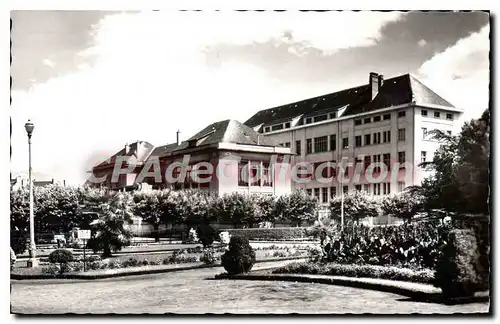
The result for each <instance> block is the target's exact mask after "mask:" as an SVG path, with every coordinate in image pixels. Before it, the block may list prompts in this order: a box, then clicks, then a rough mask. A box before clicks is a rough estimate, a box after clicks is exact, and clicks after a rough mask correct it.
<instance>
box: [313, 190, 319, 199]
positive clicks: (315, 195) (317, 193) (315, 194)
mask: <svg viewBox="0 0 500 324" xmlns="http://www.w3.org/2000/svg"><path fill="white" fill-rule="evenodd" d="M314 197H316V199H318V200H319V188H314Z"/></svg>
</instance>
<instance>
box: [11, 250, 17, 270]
mask: <svg viewBox="0 0 500 324" xmlns="http://www.w3.org/2000/svg"><path fill="white" fill-rule="evenodd" d="M14 264H16V253H15V252H14V250H12V248H10V270H12V268H13V267H14Z"/></svg>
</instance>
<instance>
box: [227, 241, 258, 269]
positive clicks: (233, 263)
mask: <svg viewBox="0 0 500 324" xmlns="http://www.w3.org/2000/svg"><path fill="white" fill-rule="evenodd" d="M221 260H222V265H223V266H224V269H225V270H226V271H227V273H228V274H240V273H247V272H249V271H250V270H251V269H252V267H253V265H254V263H255V251H254V250H253V249H252V247H251V246H250V243H249V242H248V239H247V238H244V237H241V236H233V237H231V241H229V250H228V251H226V253H224V254H223V255H222V257H221Z"/></svg>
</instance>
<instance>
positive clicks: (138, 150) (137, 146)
mask: <svg viewBox="0 0 500 324" xmlns="http://www.w3.org/2000/svg"><path fill="white" fill-rule="evenodd" d="M153 148H154V146H153V144H151V143H149V142H145V141H137V142H135V143H132V144H129V150H128V153H125V147H123V148H122V149H121V150H120V151H118V152H116V153H115V154H113V155H112V156H111V157H110V158H109V159H108V160H106V161H103V162H101V163H99V164H98V165H96V166H95V167H94V168H100V167H104V166H109V165H114V164H115V161H116V158H117V157H118V156H122V157H125V156H129V157H134V158H136V159H137V160H136V161H137V162H144V161H146V159H147V158H148V157H149V155H150V153H151V152H152V151H153Z"/></svg>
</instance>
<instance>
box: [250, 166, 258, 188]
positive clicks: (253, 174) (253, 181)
mask: <svg viewBox="0 0 500 324" xmlns="http://www.w3.org/2000/svg"><path fill="white" fill-rule="evenodd" d="M259 169H260V163H259V162H251V163H250V179H249V180H250V185H251V186H260V179H259V178H260V175H259Z"/></svg>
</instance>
